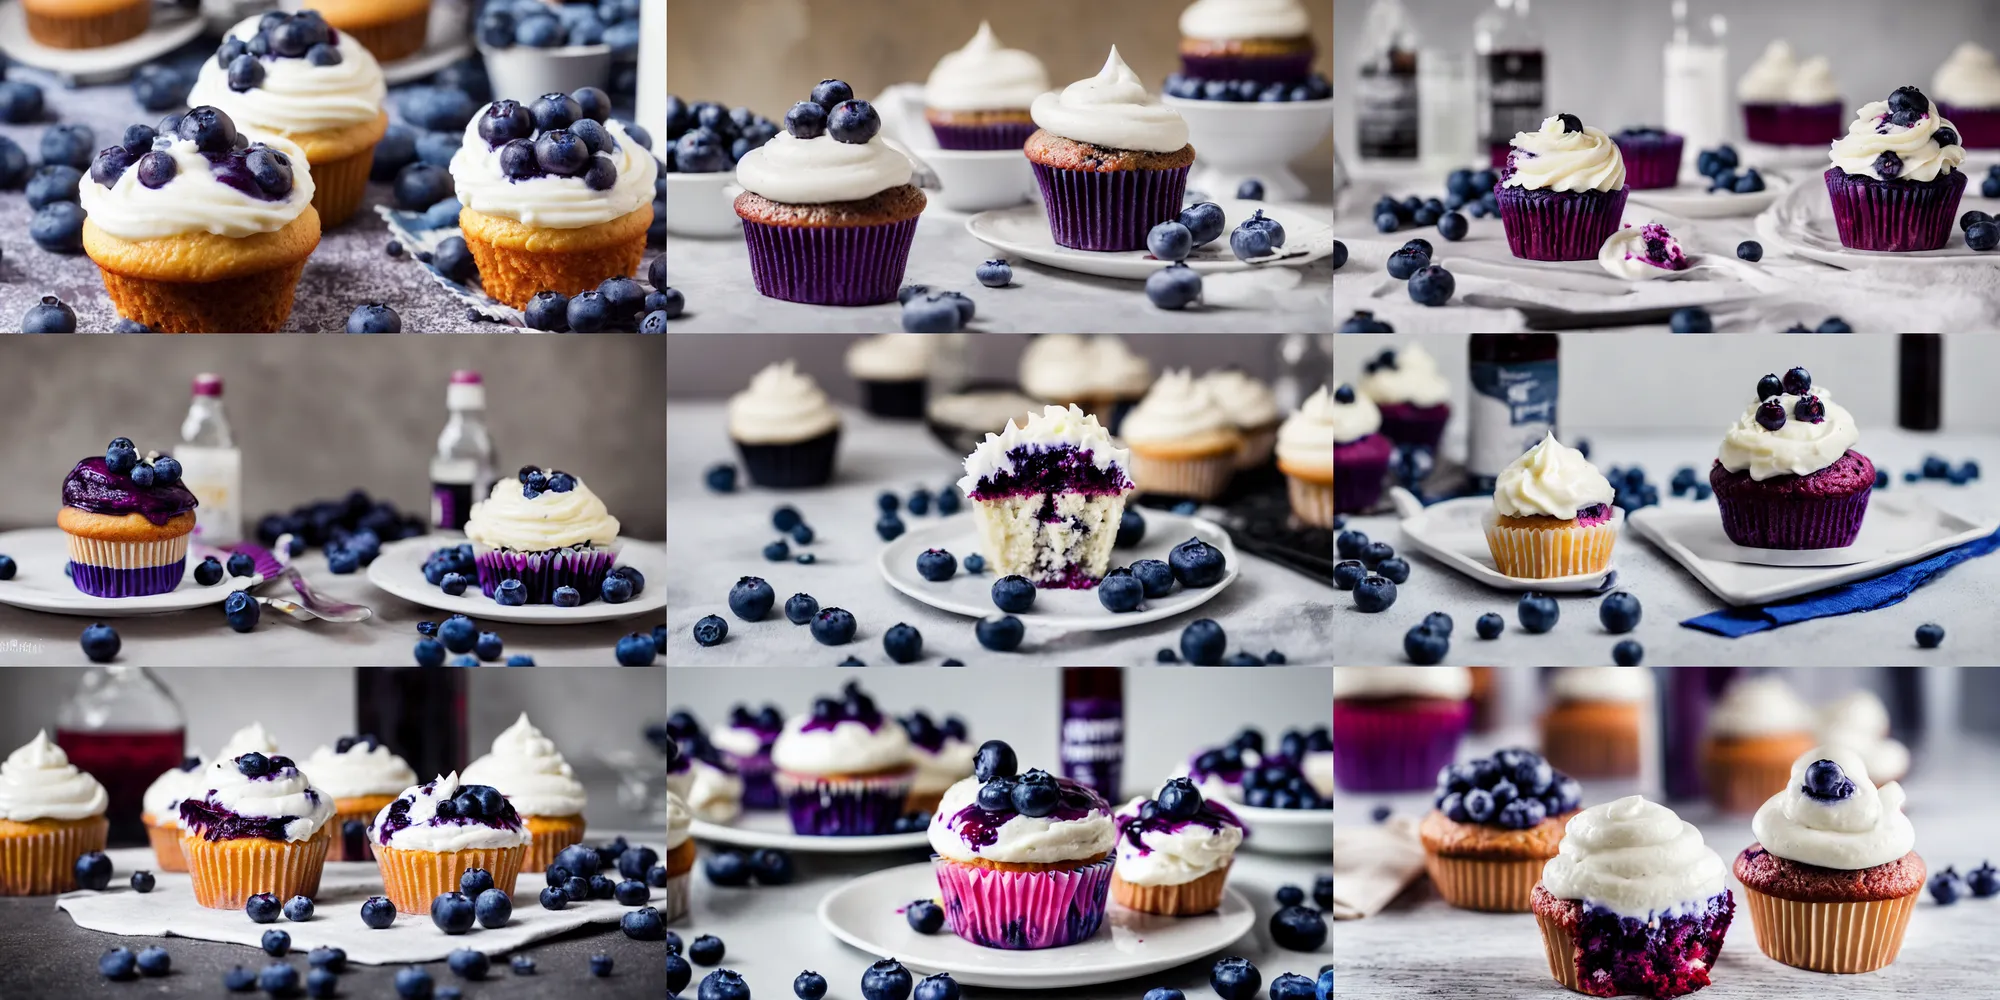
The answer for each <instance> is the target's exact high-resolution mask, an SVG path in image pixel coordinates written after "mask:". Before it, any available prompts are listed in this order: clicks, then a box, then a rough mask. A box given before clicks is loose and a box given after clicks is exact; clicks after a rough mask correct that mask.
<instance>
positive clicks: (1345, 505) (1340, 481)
mask: <svg viewBox="0 0 2000 1000" xmlns="http://www.w3.org/2000/svg"><path fill="white" fill-rule="evenodd" d="M1395 453H1396V448H1395V445H1393V444H1391V443H1390V442H1389V439H1388V437H1386V436H1384V435H1381V434H1370V435H1368V436H1367V437H1364V438H1362V439H1361V440H1359V441H1350V442H1348V443H1346V444H1341V443H1340V442H1338V441H1336V442H1334V445H1333V509H1334V510H1337V511H1343V512H1345V513H1349V514H1354V513H1359V512H1361V511H1365V510H1367V509H1368V508H1370V507H1373V506H1375V504H1376V503H1378V502H1379V501H1381V499H1382V484H1383V482H1384V481H1386V480H1387V479H1388V476H1389V461H1390V459H1391V458H1393V457H1394V456H1395Z"/></svg>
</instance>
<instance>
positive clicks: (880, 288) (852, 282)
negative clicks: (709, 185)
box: [743, 216, 917, 306]
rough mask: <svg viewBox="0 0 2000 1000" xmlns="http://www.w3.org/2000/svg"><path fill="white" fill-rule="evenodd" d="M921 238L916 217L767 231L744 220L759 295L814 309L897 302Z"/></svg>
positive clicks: (776, 227) (745, 240)
mask: <svg viewBox="0 0 2000 1000" xmlns="http://www.w3.org/2000/svg"><path fill="white" fill-rule="evenodd" d="M916 237H917V217H916V216H911V217H909V218H907V219H904V220H902V221H900V222H885V223H882V224H880V225H874V226H767V225H765V224H763V223H761V222H753V221H751V220H749V219H744V220H743V242H744V243H745V244H746V245H748V246H749V248H750V276H751V278H752V279H754V280H755V281H756V283H757V291H758V292H759V293H760V294H763V295H767V296H769V297H771V298H774V299H784V300H785V301H787V302H803V303H805V304H807V305H814V306H872V305H876V304H878V303H882V302H893V301H895V299H896V289H897V288H899V287H901V286H902V284H903V269H904V267H905V266H907V265H908V264H909V261H910V243H911V241H913V240H915V239H916Z"/></svg>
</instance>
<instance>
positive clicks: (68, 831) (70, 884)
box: [0, 816, 111, 896]
mask: <svg viewBox="0 0 2000 1000" xmlns="http://www.w3.org/2000/svg"><path fill="white" fill-rule="evenodd" d="M110 829H111V822H110V821H109V820H107V819H105V818H104V817H102V816H89V817H85V818H83V819H75V820H60V819H37V820H28V821H27V822H15V821H13V820H0V896H47V895H52V894H54V893H58V892H68V891H69V890H71V889H74V888H76V859H77V856H78V855H81V854H88V853H89V852H91V851H101V850H104V836H105V834H106V833H108V832H109V831H110Z"/></svg>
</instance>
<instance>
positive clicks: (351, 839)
mask: <svg viewBox="0 0 2000 1000" xmlns="http://www.w3.org/2000/svg"><path fill="white" fill-rule="evenodd" d="M299 769H300V770H302V771H304V772H305V773H306V778H307V780H309V781H311V782H312V785H313V787H314V788H317V789H319V790H320V791H322V792H325V793H326V794H327V795H330V796H332V797H333V819H332V820H331V821H330V822H331V824H332V826H333V829H334V831H335V833H336V834H337V836H335V838H334V842H333V847H332V848H331V849H330V850H329V851H328V853H327V856H328V859H329V860H332V861H373V860H375V858H374V855H373V854H372V853H371V852H370V850H369V844H368V824H369V823H370V822H371V821H373V820H374V819H375V814H376V813H379V812H381V811H382V807H383V806H386V805H388V804H389V803H390V802H393V801H395V798H396V795H397V793H399V792H401V791H402V790H403V789H405V788H408V787H410V786H411V785H414V784H416V783H417V773H416V772H415V771H413V770H411V769H410V765H409V763H408V762H407V761H405V760H403V758H401V757H398V756H396V753H395V751H393V750H390V749H389V748H388V747H385V746H383V745H382V743H381V741H380V740H377V739H376V738H375V737H374V736H372V735H368V736H342V737H341V738H340V739H339V740H338V741H336V742H335V743H334V745H333V746H330V747H329V746H326V745H325V744H321V745H320V747H319V749H317V750H314V751H313V752H312V755H311V756H309V757H307V758H306V759H305V760H304V762H302V763H301V764H300V765H299Z"/></svg>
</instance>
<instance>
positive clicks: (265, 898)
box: [238, 754, 367, 924]
mask: <svg viewBox="0 0 2000 1000" xmlns="http://www.w3.org/2000/svg"><path fill="white" fill-rule="evenodd" d="M244 756H246V757H248V756H255V757H258V758H260V760H259V770H258V773H259V774H262V773H263V771H262V770H261V767H262V763H261V758H262V757H263V755H262V754H245V755H244ZM242 766H243V763H242V762H241V761H239V763H238V767H239V768H240V767H242ZM244 773H245V774H246V775H248V774H249V772H247V771H246V772H244ZM252 776H253V777H254V775H252ZM284 910H285V908H284V904H282V903H279V902H278V897H277V896H276V895H275V894H273V893H268V892H260V893H256V894H253V895H251V896H250V897H248V898H246V899H245V900H244V901H243V913H244V915H245V916H247V917H249V918H250V920H251V922H252V923H259V924H269V923H276V922H277V920H278V915H279V914H281V913H283V912H284ZM362 919H363V920H366V919H367V915H366V914H365V913H364V914H363V917H362Z"/></svg>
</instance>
